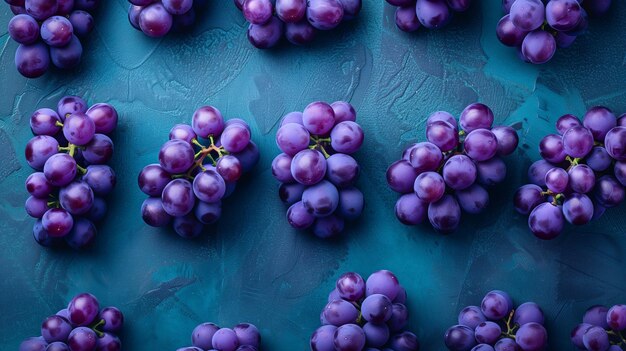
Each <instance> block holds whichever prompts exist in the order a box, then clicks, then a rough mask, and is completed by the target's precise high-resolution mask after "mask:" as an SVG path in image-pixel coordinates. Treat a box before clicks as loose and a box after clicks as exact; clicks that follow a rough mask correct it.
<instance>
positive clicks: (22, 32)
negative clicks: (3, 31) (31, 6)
mask: <svg viewBox="0 0 626 351" xmlns="http://www.w3.org/2000/svg"><path fill="white" fill-rule="evenodd" d="M8 31H9V36H11V39H13V40H15V41H16V42H18V43H19V44H25V45H29V44H33V43H35V42H36V41H37V39H39V24H38V23H37V21H36V20H35V19H34V18H33V17H31V16H29V15H17V16H15V17H13V18H11V20H10V21H9V29H8Z"/></svg>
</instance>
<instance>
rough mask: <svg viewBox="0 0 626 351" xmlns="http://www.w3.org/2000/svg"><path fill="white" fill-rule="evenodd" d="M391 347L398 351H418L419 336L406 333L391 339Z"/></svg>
mask: <svg viewBox="0 0 626 351" xmlns="http://www.w3.org/2000/svg"><path fill="white" fill-rule="evenodd" d="M390 344H391V347H392V348H393V349H394V350H398V351H418V350H419V348H420V344H419V341H418V340H417V336H416V335H415V334H413V333H411V332H408V331H405V332H402V333H399V334H396V335H394V336H392V337H391V343H390Z"/></svg>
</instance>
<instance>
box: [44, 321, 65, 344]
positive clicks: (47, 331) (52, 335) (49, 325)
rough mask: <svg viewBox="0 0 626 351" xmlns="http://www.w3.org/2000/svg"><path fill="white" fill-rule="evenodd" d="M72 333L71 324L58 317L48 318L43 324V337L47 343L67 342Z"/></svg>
mask: <svg viewBox="0 0 626 351" xmlns="http://www.w3.org/2000/svg"><path fill="white" fill-rule="evenodd" d="M71 331H72V325H71V324H70V322H69V321H68V320H67V319H65V318H63V317H61V316H57V315H53V316H50V317H48V318H46V319H45V320H44V321H43V323H42V324H41V336H43V338H44V339H45V340H46V342H49V343H52V342H55V341H65V340H66V339H67V337H68V336H69V335H70V332H71Z"/></svg>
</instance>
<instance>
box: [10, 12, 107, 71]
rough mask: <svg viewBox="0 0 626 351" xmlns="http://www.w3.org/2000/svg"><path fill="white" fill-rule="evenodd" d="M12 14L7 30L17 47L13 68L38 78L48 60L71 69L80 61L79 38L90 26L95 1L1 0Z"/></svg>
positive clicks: (89, 29) (80, 44) (80, 46)
mask: <svg viewBox="0 0 626 351" xmlns="http://www.w3.org/2000/svg"><path fill="white" fill-rule="evenodd" d="M5 2H6V3H8V4H9V5H10V7H11V11H12V12H13V14H14V15H15V16H14V17H13V18H12V19H11V21H9V28H8V33H9V36H10V37H11V39H13V40H15V41H16V42H17V43H18V44H19V46H18V47H17V50H15V67H16V68H17V70H18V72H20V74H21V75H23V76H24V77H27V78H37V77H41V76H42V75H43V74H44V73H46V71H48V68H49V67H50V63H52V65H54V66H55V67H57V68H61V69H71V68H74V67H76V66H78V64H79V63H80V59H81V57H82V54H83V45H82V42H81V40H84V39H85V38H87V36H88V35H89V33H91V31H92V30H93V28H94V19H93V16H92V14H91V13H93V12H94V11H95V10H96V9H97V7H98V4H99V1H98V0H5Z"/></svg>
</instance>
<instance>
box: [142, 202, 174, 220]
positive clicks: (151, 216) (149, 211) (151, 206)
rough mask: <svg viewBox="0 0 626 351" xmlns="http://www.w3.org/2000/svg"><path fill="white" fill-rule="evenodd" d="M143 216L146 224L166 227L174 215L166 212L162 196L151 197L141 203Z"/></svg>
mask: <svg viewBox="0 0 626 351" xmlns="http://www.w3.org/2000/svg"><path fill="white" fill-rule="evenodd" d="M141 217H142V218H143V221H144V222H146V224H148V225H150V226H153V227H164V226H166V225H168V224H169V223H170V222H171V221H172V217H171V216H170V215H169V214H168V213H167V212H165V209H164V208H163V202H162V201H161V198H158V197H149V198H147V199H145V200H144V201H143V204H142V205H141Z"/></svg>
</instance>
